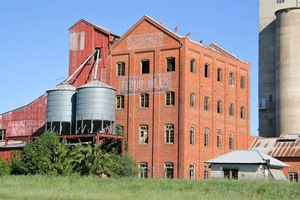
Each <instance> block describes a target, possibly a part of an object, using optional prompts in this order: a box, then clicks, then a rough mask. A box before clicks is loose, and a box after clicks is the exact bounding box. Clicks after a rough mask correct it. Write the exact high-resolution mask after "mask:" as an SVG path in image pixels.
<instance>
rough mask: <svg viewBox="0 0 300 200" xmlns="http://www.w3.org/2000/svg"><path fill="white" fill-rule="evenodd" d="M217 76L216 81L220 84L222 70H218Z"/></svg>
mask: <svg viewBox="0 0 300 200" xmlns="http://www.w3.org/2000/svg"><path fill="white" fill-rule="evenodd" d="M217 75H218V79H217V80H218V81H219V82H221V81H222V69H221V68H218V74H217Z"/></svg>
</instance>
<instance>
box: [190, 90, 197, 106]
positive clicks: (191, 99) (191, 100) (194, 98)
mask: <svg viewBox="0 0 300 200" xmlns="http://www.w3.org/2000/svg"><path fill="white" fill-rule="evenodd" d="M195 101H196V97H195V93H191V94H190V106H191V107H195V104H196V103H195Z"/></svg>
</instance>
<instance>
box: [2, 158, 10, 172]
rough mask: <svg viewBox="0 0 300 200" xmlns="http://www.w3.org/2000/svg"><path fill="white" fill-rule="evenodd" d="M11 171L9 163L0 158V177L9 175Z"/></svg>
mask: <svg viewBox="0 0 300 200" xmlns="http://www.w3.org/2000/svg"><path fill="white" fill-rule="evenodd" d="M10 171H11V167H10V163H9V162H8V161H7V160H4V158H2V157H0V176H3V175H9V174H10Z"/></svg>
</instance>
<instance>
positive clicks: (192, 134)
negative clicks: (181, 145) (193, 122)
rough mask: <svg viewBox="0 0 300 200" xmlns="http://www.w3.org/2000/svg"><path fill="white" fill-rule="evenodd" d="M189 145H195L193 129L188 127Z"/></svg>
mask: <svg viewBox="0 0 300 200" xmlns="http://www.w3.org/2000/svg"><path fill="white" fill-rule="evenodd" d="M190 144H195V127H194V126H191V127H190Z"/></svg>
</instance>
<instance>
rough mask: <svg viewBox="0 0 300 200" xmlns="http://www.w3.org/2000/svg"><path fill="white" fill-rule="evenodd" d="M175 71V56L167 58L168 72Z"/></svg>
mask: <svg viewBox="0 0 300 200" xmlns="http://www.w3.org/2000/svg"><path fill="white" fill-rule="evenodd" d="M174 71H175V58H173V57H172V58H167V72H174Z"/></svg>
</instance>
